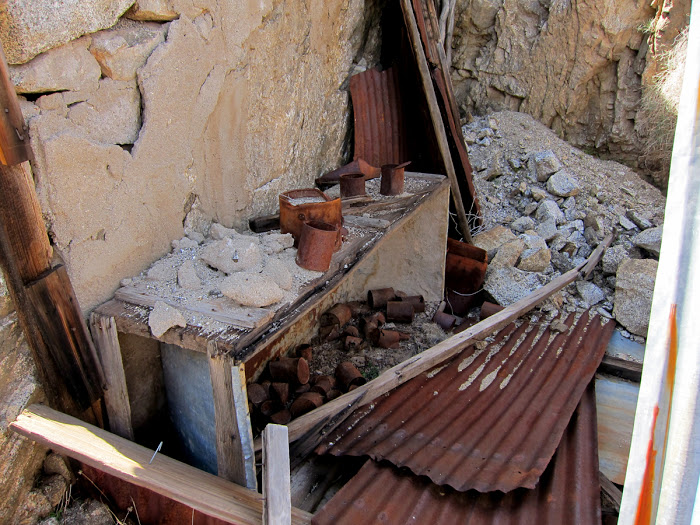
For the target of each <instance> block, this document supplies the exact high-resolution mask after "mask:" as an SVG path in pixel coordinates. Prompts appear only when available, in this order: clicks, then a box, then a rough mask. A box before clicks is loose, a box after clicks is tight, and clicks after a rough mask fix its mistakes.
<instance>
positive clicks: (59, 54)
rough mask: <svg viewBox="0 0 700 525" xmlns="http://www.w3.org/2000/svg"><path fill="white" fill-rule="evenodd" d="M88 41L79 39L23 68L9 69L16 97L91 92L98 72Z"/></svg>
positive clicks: (96, 83) (41, 56) (97, 65)
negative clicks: (22, 94) (35, 94)
mask: <svg viewBox="0 0 700 525" xmlns="http://www.w3.org/2000/svg"><path fill="white" fill-rule="evenodd" d="M89 43H90V38H89V37H85V38H80V39H78V40H76V41H74V42H71V43H69V44H66V45H65V46H61V47H59V48H56V49H52V50H51V51H47V52H46V53H44V54H42V55H40V56H38V57H36V58H35V59H34V60H32V61H31V62H28V63H27V64H22V65H21V66H10V79H11V80H12V83H13V84H14V85H15V90H16V91H17V93H47V92H53V91H94V90H96V89H97V85H98V82H99V80H100V76H101V74H102V72H101V71H100V65H99V64H98V63H97V60H95V57H93V56H92V55H91V54H90V52H89V51H88V49H87V46H88V45H89Z"/></svg>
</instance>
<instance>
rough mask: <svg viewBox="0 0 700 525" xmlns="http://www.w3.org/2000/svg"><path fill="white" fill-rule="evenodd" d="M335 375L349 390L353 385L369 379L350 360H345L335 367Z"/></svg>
mask: <svg viewBox="0 0 700 525" xmlns="http://www.w3.org/2000/svg"><path fill="white" fill-rule="evenodd" d="M335 377H336V378H337V379H338V382H339V383H340V385H341V386H342V387H343V388H345V390H348V389H349V388H350V387H351V386H352V385H357V386H360V385H364V384H365V383H366V382H367V380H366V379H365V378H364V377H362V374H361V373H360V371H359V370H358V369H357V367H355V365H353V364H352V363H351V362H350V361H343V362H342V363H340V364H339V365H338V366H337V367H336V369H335Z"/></svg>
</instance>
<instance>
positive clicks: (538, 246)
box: [518, 235, 552, 272]
mask: <svg viewBox="0 0 700 525" xmlns="http://www.w3.org/2000/svg"><path fill="white" fill-rule="evenodd" d="M520 238H521V239H522V240H523V241H524V242H525V246H526V249H525V251H524V252H523V253H522V254H521V255H520V262H519V263H518V269H520V270H524V271H526V272H543V271H544V270H545V268H547V266H549V262H550V260H551V258H552V254H551V252H550V251H549V248H547V243H546V242H545V240H544V239H543V238H542V237H539V236H537V235H521V236H520Z"/></svg>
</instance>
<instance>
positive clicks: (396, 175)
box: [379, 163, 407, 195]
mask: <svg viewBox="0 0 700 525" xmlns="http://www.w3.org/2000/svg"><path fill="white" fill-rule="evenodd" d="M406 164H407V163H403V164H384V165H383V166H382V178H381V181H380V182H379V193H381V194H382V195H400V194H402V193H403V181H404V176H403V175H404V172H403V170H404V166H406Z"/></svg>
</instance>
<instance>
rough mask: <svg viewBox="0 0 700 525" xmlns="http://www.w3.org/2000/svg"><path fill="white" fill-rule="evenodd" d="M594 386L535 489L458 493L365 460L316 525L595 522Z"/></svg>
mask: <svg viewBox="0 0 700 525" xmlns="http://www.w3.org/2000/svg"><path fill="white" fill-rule="evenodd" d="M595 443H596V413H595V391H594V387H593V382H591V383H590V385H589V387H588V388H587V389H586V392H585V393H584V396H583V397H582V398H581V402H580V403H579V405H578V409H577V410H576V412H575V414H574V416H573V417H572V418H571V421H570V423H569V425H568V427H567V429H566V432H565V433H564V436H563V437H562V440H561V442H560V445H559V448H558V449H557V452H556V454H555V456H554V458H553V459H552V461H551V462H550V464H549V466H548V467H547V469H546V470H545V472H544V474H543V475H542V478H541V479H540V483H538V485H537V487H536V488H535V489H524V488H520V489H516V490H514V491H512V492H508V493H506V494H504V493H502V492H489V493H480V492H477V491H475V490H470V491H468V492H457V491H455V490H453V489H451V488H449V487H440V486H437V485H435V484H433V483H431V482H430V481H429V480H428V479H427V478H425V477H418V476H415V475H414V474H412V473H410V472H407V471H406V470H399V469H397V468H396V467H393V466H392V465H390V464H387V463H386V462H383V463H376V462H374V461H372V460H370V461H368V462H367V463H366V464H365V465H364V466H363V467H362V469H361V470H360V472H359V473H358V474H357V475H356V476H355V477H354V478H353V479H352V480H350V482H349V483H348V484H346V485H345V486H344V487H343V488H342V489H341V490H340V491H339V492H338V493H337V494H336V495H335V496H334V497H333V498H332V499H331V500H330V501H329V502H328V503H327V504H326V505H325V506H324V507H323V508H322V509H321V510H320V511H319V512H318V513H317V514H316V515H315V516H314V517H313V519H312V524H314V525H330V524H334V525H345V524H348V525H350V524H352V525H355V524H358V523H363V524H372V523H381V524H382V525H403V524H407V523H420V524H440V525H448V524H463V525H511V524H512V525H515V524H521V525H531V524H538V525H563V524H566V525H593V524H596V525H597V524H599V523H600V519H601V515H600V483H599V478H598V455H597V450H596V446H595Z"/></svg>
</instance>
